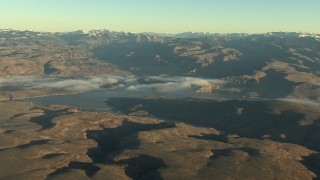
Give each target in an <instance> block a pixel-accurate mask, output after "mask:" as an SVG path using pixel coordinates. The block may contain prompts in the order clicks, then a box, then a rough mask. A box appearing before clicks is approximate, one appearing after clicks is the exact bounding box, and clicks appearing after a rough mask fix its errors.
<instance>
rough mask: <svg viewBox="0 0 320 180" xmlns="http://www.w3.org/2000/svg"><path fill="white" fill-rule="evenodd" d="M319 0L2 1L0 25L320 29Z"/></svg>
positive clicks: (250, 30)
mask: <svg viewBox="0 0 320 180" xmlns="http://www.w3.org/2000/svg"><path fill="white" fill-rule="evenodd" d="M319 19H320V0H0V28H13V29H30V30H37V31H73V30H78V29H83V30H90V29H104V28H105V29H111V30H114V31H126V32H129V31H130V32H164V33H178V32H185V31H195V32H213V33H215V32H217V33H224V32H225V33H231V32H246V33H262V32H269V31H303V32H315V33H320V23H319V22H320V20H319Z"/></svg>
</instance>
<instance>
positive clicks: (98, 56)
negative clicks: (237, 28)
mask: <svg viewBox="0 0 320 180" xmlns="http://www.w3.org/2000/svg"><path fill="white" fill-rule="evenodd" d="M319 37H320V36H319V35H317V34H309V33H282V32H279V33H266V34H196V33H182V34H177V35H160V34H159V35H157V34H153V33H140V34H134V33H124V32H112V31H108V30H93V31H89V32H83V31H75V32H69V33H47V32H34V31H19V30H0V115H1V116H0V162H1V163H0V179H319V178H320V155H319V152H320V105H319V102H320V77H319V75H320V53H319V52H320V38H319ZM111 90H112V91H111ZM97 91H101V92H110V93H109V94H108V93H107V94H108V96H107V95H105V96H104V95H101V96H99V97H96V96H98V95H100V94H99V93H96V94H94V93H93V94H90V92H97ZM86 92H87V93H88V94H85V93H86ZM82 93H84V95H83V96H81V94H82ZM139 93H140V94H139ZM188 93H189V94H188ZM67 94H72V95H75V94H79V96H68V97H67ZM101 94H103V93H101ZM141 94H142V95H141ZM190 94H192V95H194V94H196V97H198V98H195V97H193V96H192V98H191V97H188V95H190ZM58 95H59V97H61V98H66V99H67V100H70V101H73V102H74V104H75V107H72V106H68V105H66V104H68V103H65V104H64V103H62V102H61V103H59V102H58V103H57V102H55V103H51V104H50V103H49V105H44V104H46V103H43V104H41V102H42V101H41V97H46V96H47V97H52V98H56V97H58ZM90 95H92V96H95V99H94V98H92V99H90ZM135 95H136V96H137V97H135ZM179 95H180V96H179ZM34 97H40V99H38V100H39V101H37V102H40V103H39V104H36V103H31V102H32V99H29V98H34ZM72 97H77V98H81V97H85V98H86V99H83V100H82V101H81V100H79V99H72ZM57 99H58V98H57ZM97 99H99V101H101V103H102V104H103V108H102V109H95V108H94V107H90V105H92V104H94V103H92V102H91V101H95V100H97ZM43 101H44V100H43ZM48 102H50V100H48ZM77 103H83V104H81V106H77ZM47 104H48V103H47ZM86 105H88V106H86ZM107 106H108V107H111V108H112V109H111V110H109V109H107V110H106V109H104V107H107Z"/></svg>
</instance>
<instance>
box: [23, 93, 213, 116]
mask: <svg viewBox="0 0 320 180" xmlns="http://www.w3.org/2000/svg"><path fill="white" fill-rule="evenodd" d="M113 97H138V98H139V97H141V98H142V97H167V98H187V97H192V98H214V97H213V96H212V95H211V94H207V93H199V92H195V91H194V90H193V89H180V90H178V91H171V92H157V91H154V90H151V89H140V90H136V91H132V90H128V89H127V88H125V87H122V88H116V89H108V90H99V91H90V92H85V93H80V94H66V95H56V96H44V97H38V98H30V99H26V101H28V102H32V103H37V104H41V105H53V104H55V105H68V106H73V107H77V108H79V109H83V110H92V111H100V112H101V111H102V112H110V111H112V108H111V107H110V106H108V105H107V103H106V101H107V100H108V98H113Z"/></svg>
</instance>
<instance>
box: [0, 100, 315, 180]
mask: <svg viewBox="0 0 320 180" xmlns="http://www.w3.org/2000/svg"><path fill="white" fill-rule="evenodd" d="M12 107H15V108H14V109H13V108H12ZM0 111H1V115H2V116H1V126H0V129H1V134H0V139H1V149H0V156H1V161H2V162H5V163H1V168H0V169H1V170H0V174H1V177H2V178H4V179H34V178H36V179H44V178H50V179H51V178H52V179H89V178H96V179H105V178H108V179H109V178H110V179H130V178H133V179H212V177H215V178H218V179H239V178H241V179H256V178H259V179H312V178H315V177H316V176H317V175H319V174H317V173H319V171H318V170H317V169H316V168H319V166H315V165H319V162H320V159H319V155H318V153H317V151H315V150H311V149H312V148H310V149H308V148H306V147H303V146H301V145H297V144H291V143H286V142H285V140H283V141H282V142H279V141H275V140H273V138H272V137H271V138H269V137H267V136H266V137H265V138H254V137H250V138H249V137H246V136H245V135H244V136H241V135H240V136H239V135H237V134H236V133H233V134H231V133H230V134H229V133H225V132H224V131H219V130H217V129H215V128H211V127H208V128H205V127H195V126H191V125H187V124H184V123H183V122H179V123H170V122H166V121H163V120H159V119H157V118H150V117H137V116H128V115H114V114H110V113H96V112H84V111H79V110H77V109H75V108H72V107H66V106H49V107H42V106H38V105H33V104H30V103H22V102H1V108H0ZM194 122H197V119H194ZM289 137H290V136H289V135H288V138H289ZM284 139H285V138H284Z"/></svg>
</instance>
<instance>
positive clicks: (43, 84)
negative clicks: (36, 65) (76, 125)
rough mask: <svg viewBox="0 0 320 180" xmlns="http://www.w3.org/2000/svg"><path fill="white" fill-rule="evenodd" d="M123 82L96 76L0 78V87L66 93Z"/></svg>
mask: <svg viewBox="0 0 320 180" xmlns="http://www.w3.org/2000/svg"><path fill="white" fill-rule="evenodd" d="M120 81H124V78H123V77H116V76H98V77H83V78H69V79H66V78H56V77H51V78H48V77H45V78H44V77H39V76H14V77H6V78H0V88H1V87H17V88H21V89H26V88H60V89H64V90H67V91H90V90H97V89H100V88H103V87H108V86H110V85H114V84H118V83H119V82H120Z"/></svg>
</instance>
